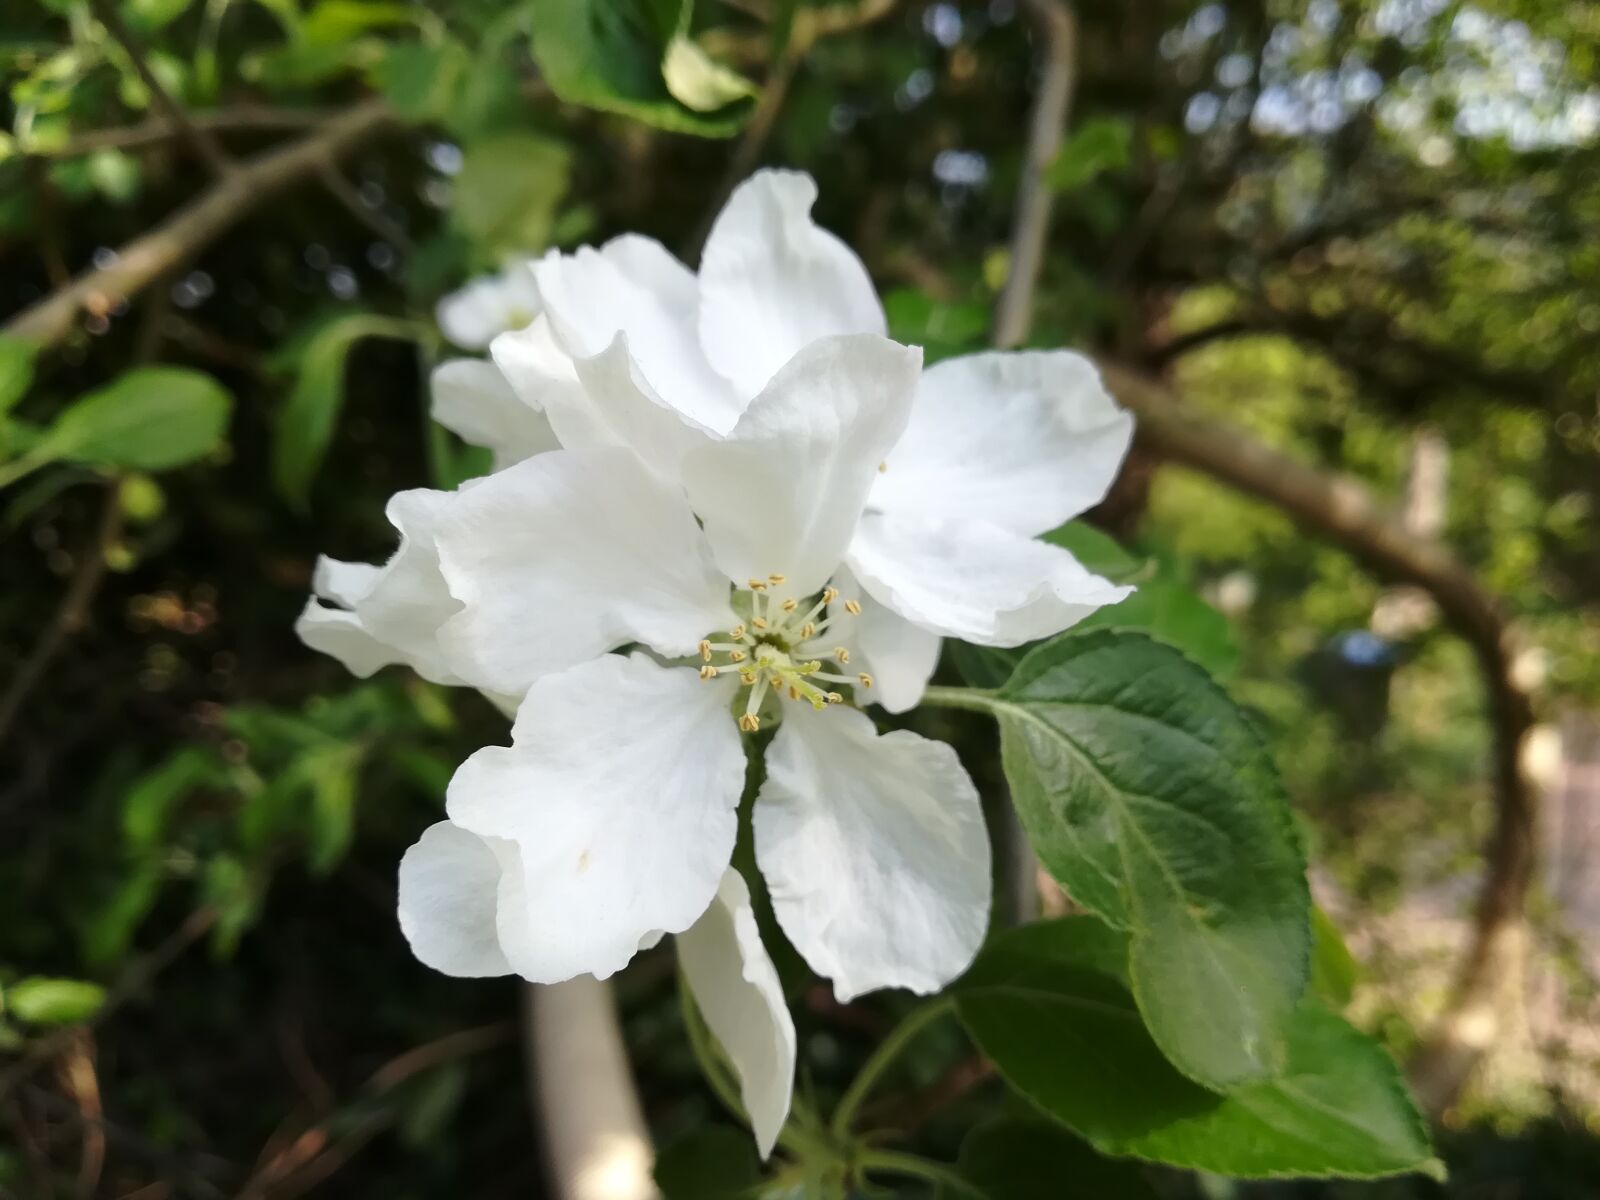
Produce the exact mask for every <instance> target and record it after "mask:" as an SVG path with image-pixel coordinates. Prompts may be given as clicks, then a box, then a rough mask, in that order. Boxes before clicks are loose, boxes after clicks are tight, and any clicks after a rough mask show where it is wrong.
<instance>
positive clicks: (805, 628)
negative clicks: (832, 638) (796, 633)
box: [800, 621, 817, 640]
mask: <svg viewBox="0 0 1600 1200" xmlns="http://www.w3.org/2000/svg"><path fill="white" fill-rule="evenodd" d="M816 636H817V627H816V626H815V625H813V624H812V623H811V622H810V621H807V622H806V623H805V624H804V625H802V626H800V637H801V639H802V640H804V639H806V638H813V637H816Z"/></svg>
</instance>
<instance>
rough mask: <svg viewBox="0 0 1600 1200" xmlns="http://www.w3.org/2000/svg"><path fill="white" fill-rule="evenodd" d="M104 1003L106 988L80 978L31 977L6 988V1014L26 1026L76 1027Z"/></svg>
mask: <svg viewBox="0 0 1600 1200" xmlns="http://www.w3.org/2000/svg"><path fill="white" fill-rule="evenodd" d="M105 1001H106V990H105V988H103V987H101V986H100V985H99V984H98V983H89V982H86V981H85V980H82V979H48V978H45V977H44V976H40V975H33V976H29V977H28V978H27V979H21V980H18V981H17V982H16V983H14V984H12V985H11V986H10V987H8V988H6V989H5V1011H6V1012H7V1013H8V1014H10V1015H11V1016H13V1017H15V1018H16V1019H17V1020H19V1021H23V1022H26V1023H27V1024H29V1025H76V1024H78V1023H79V1022H80V1021H87V1020H88V1019H89V1018H90V1017H92V1016H94V1014H95V1013H97V1012H99V1011H100V1006H101V1005H102V1004H104V1003H105Z"/></svg>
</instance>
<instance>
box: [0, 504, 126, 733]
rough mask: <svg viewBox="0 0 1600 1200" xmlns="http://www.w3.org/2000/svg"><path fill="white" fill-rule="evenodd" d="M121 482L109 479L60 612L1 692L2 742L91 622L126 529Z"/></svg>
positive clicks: (0, 718)
mask: <svg viewBox="0 0 1600 1200" xmlns="http://www.w3.org/2000/svg"><path fill="white" fill-rule="evenodd" d="M119 482H120V478H119V477H116V476H113V477H111V478H110V479H108V480H107V481H106V483H105V488H104V492H105V494H104V496H103V497H102V498H101V501H100V519H99V521H98V522H97V523H96V525H95V531H94V533H93V535H91V537H90V539H89V541H88V543H87V544H86V545H85V546H84V547H83V549H82V550H81V551H80V552H79V554H78V562H77V566H76V568H75V569H74V571H73V573H72V579H71V580H70V581H69V582H68V584H67V590H66V591H65V592H64V593H62V596H61V603H60V604H59V605H58V606H57V608H56V615H55V617H54V618H53V619H52V620H51V622H50V626H49V628H48V629H46V630H45V631H44V634H43V635H42V636H41V637H40V638H39V640H38V641H37V642H36V643H34V647H33V653H32V654H30V655H28V657H27V659H26V660H25V661H24V662H23V664H22V666H20V667H19V668H17V673H16V674H15V675H13V676H12V677H11V683H10V686H8V687H7V688H6V691H5V694H4V695H3V696H0V743H3V742H4V741H5V739H6V735H7V734H8V733H9V732H10V731H11V726H12V724H13V723H14V722H15V721H16V719H17V714H18V713H20V712H21V711H22V706H23V704H24V703H25V702H26V701H27V699H28V696H29V695H30V694H31V693H32V691H33V689H34V688H35V687H37V686H38V685H39V681H40V680H42V679H43V678H44V673H45V671H46V670H48V669H49V666H50V663H51V662H52V661H53V660H54V659H55V656H56V655H57V654H58V653H60V651H61V648H62V646H64V645H66V642H67V639H68V638H69V637H71V636H72V635H73V634H75V633H77V632H78V631H79V630H80V629H82V628H83V627H84V625H85V624H87V623H88V619H89V608H90V605H92V604H93V603H94V597H95V593H96V592H98V591H99V590H100V584H101V583H102V582H103V581H104V579H105V577H106V550H107V548H108V547H110V546H111V544H112V543H113V542H115V541H116V540H117V537H118V535H119V534H120V533H121V531H122V498H121V496H120V495H119V494H118V493H119Z"/></svg>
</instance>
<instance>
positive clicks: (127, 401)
mask: <svg viewBox="0 0 1600 1200" xmlns="http://www.w3.org/2000/svg"><path fill="white" fill-rule="evenodd" d="M232 404H233V400H232V397H230V396H229V395H228V393H227V392H226V391H225V390H223V387H222V385H221V384H219V383H218V382H217V381H216V380H215V379H213V378H211V376H209V375H206V374H203V373H201V372H199V371H191V370H189V369H188V368H185V367H137V368H135V369H134V370H132V371H129V372H127V373H126V374H124V375H123V376H121V377H120V378H119V379H117V380H116V381H115V382H114V383H112V384H111V385H110V386H109V387H107V388H104V389H102V390H100V391H98V392H91V393H90V394H89V395H87V396H84V397H82V398H81V399H79V400H76V401H74V402H73V403H72V404H71V405H70V406H69V407H68V408H66V409H65V410H64V411H63V412H62V413H61V414H60V415H59V416H58V417H56V419H55V422H54V424H52V425H51V426H50V427H49V428H48V429H47V430H46V431H45V434H44V437H43V439H42V440H41V442H40V444H39V445H38V446H36V447H35V448H34V450H33V451H31V453H32V454H35V455H42V456H45V457H47V458H48V459H50V460H58V459H69V460H72V461H75V462H84V463H93V464H96V465H101V466H111V467H127V468H130V469H133V470H138V471H161V470H166V469H168V468H171V467H181V466H184V465H185V464H187V463H191V462H194V461H195V460H196V459H199V458H203V457H205V456H206V455H207V454H210V453H211V452H212V451H213V450H215V449H216V448H217V447H218V446H219V445H220V444H221V442H222V435H223V433H224V431H225V430H226V429H227V425H228V412H229V409H230V408H231V407H232Z"/></svg>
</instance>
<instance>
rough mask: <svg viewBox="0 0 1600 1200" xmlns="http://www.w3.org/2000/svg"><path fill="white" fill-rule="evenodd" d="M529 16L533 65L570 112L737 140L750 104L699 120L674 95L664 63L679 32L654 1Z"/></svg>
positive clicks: (582, 1) (597, 3) (539, 8)
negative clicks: (584, 110) (578, 107)
mask: <svg viewBox="0 0 1600 1200" xmlns="http://www.w3.org/2000/svg"><path fill="white" fill-rule="evenodd" d="M528 14H529V19H530V21H531V23H532V26H533V53H534V57H535V58H537V59H538V60H539V66H540V69H541V70H542V71H543V72H544V77H545V79H546V80H547V81H548V82H549V84H550V87H551V89H552V90H553V91H554V92H555V94H556V95H557V96H559V97H561V99H563V100H565V101H567V102H568V103H569V104H582V105H585V106H586V107H589V108H598V109H601V110H603V111H605V112H614V113H619V114H621V115H623V116H626V117H632V118H633V119H634V120H637V121H643V122H644V123H646V124H648V125H654V126H656V127H657V128H659V129H668V130H672V131H675V132H678V133H694V134H700V135H701V136H703V137H728V136H730V135H731V134H733V133H735V132H737V131H738V130H739V128H740V127H741V126H742V125H743V124H744V123H745V121H746V120H747V119H748V118H749V116H750V112H751V110H752V108H753V107H754V102H753V101H752V100H750V99H749V98H748V97H746V98H742V99H737V98H736V99H733V100H732V101H731V102H730V103H727V104H724V105H722V106H721V107H719V108H716V109H714V110H712V111H710V112H699V111H696V110H695V109H694V108H691V107H690V106H689V105H687V104H685V103H683V101H681V100H679V99H678V98H677V97H675V96H674V95H673V93H672V90H671V89H670V88H669V87H668V86H667V80H666V77H665V75H664V74H663V63H664V62H665V61H666V56H667V48H668V45H669V44H670V42H671V39H672V36H673V34H674V33H675V32H676V30H675V29H673V28H671V27H667V28H663V25H664V24H665V23H664V22H663V21H661V20H660V19H659V14H658V12H656V11H655V10H654V8H653V6H652V5H651V4H650V3H649V0H568V2H567V3H563V4H535V5H533V6H532V7H531V8H530V9H529V10H528Z"/></svg>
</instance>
